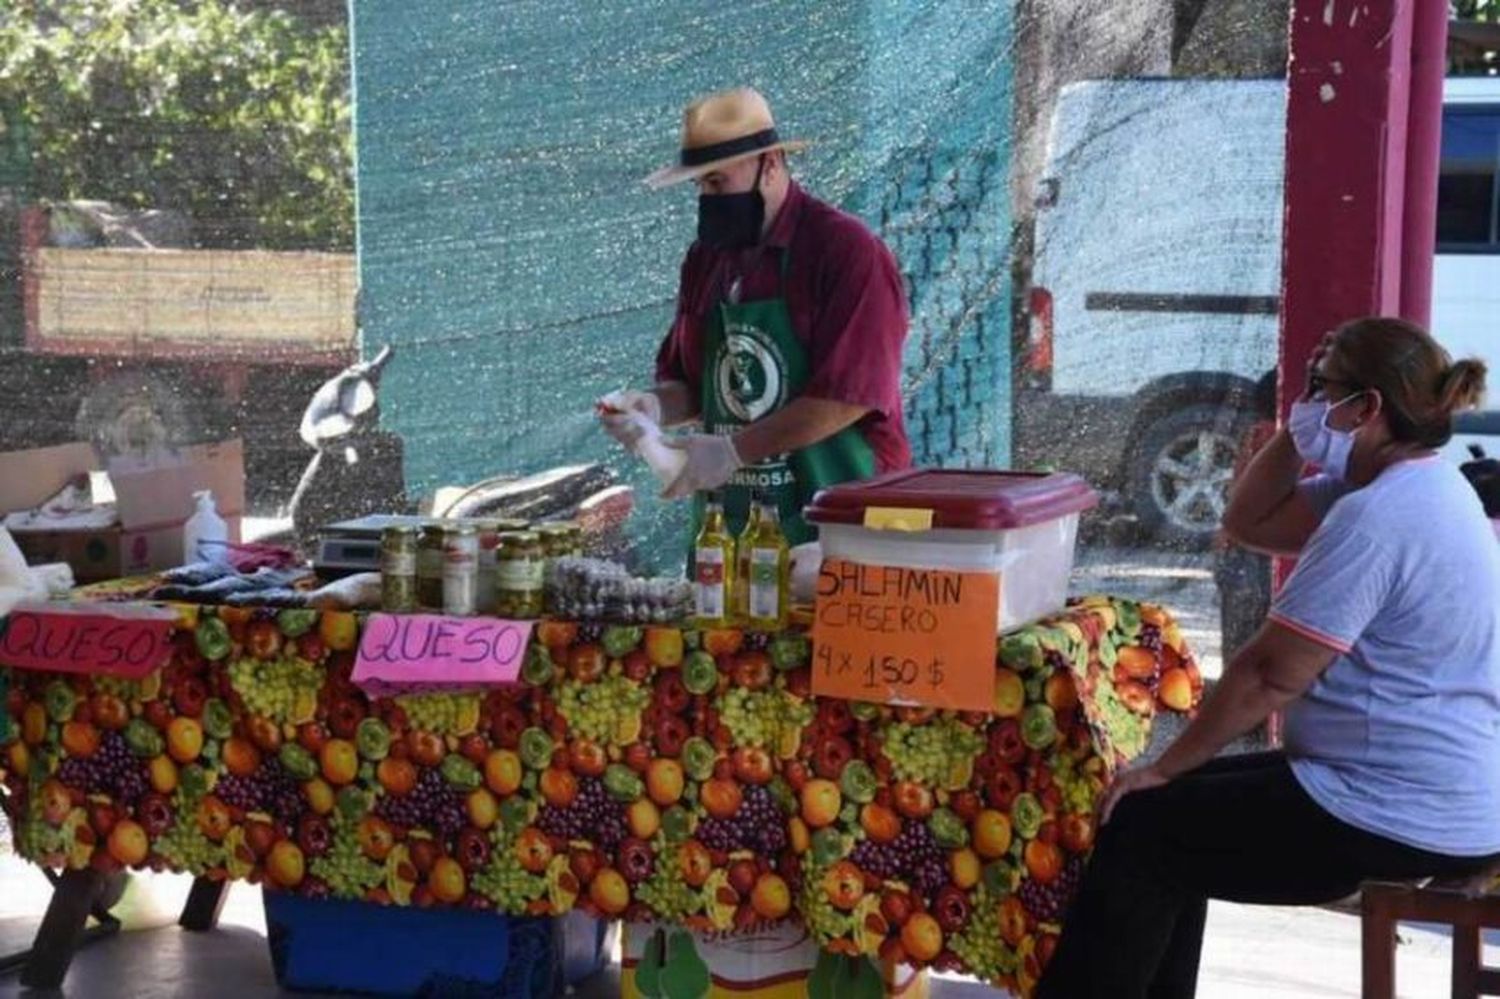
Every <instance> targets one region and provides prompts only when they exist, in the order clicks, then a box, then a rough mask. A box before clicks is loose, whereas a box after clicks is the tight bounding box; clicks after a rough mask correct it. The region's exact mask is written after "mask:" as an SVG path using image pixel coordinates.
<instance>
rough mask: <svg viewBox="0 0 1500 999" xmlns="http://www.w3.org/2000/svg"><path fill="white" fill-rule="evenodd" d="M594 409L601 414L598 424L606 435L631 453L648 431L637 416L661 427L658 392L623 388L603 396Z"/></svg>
mask: <svg viewBox="0 0 1500 999" xmlns="http://www.w3.org/2000/svg"><path fill="white" fill-rule="evenodd" d="M594 408H595V409H597V410H598V411H599V422H600V424H602V425H603V427H604V431H605V433H607V434H609V435H610V436H611V437H613V438H614V439H615V440H617V441H619V442H620V443H621V444H622V445H624V446H625V447H626V448H629V449H630V450H632V451H634V450H635V445H636V442H637V441H639V440H640V439H641V437H642V435H643V434H644V433H645V429H646V428H645V425H644V424H642V422H641V421H640V420H639V419H637V417H641V416H643V417H645V418H646V419H647V420H649V421H651V423H653V424H655V425H657V426H660V425H661V400H660V399H658V398H657V397H656V393H655V392H632V391H630V390H628V389H622V390H620V391H617V392H611V393H610V394H609V395H607V396H604V397H603V398H602V399H600V400H599V401H598V402H596V403H595V404H594Z"/></svg>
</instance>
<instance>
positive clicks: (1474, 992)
mask: <svg viewBox="0 0 1500 999" xmlns="http://www.w3.org/2000/svg"><path fill="white" fill-rule="evenodd" d="M1495 874H1496V871H1495V870H1493V869H1491V870H1488V871H1485V872H1484V873H1482V874H1480V875H1478V876H1476V877H1473V878H1469V879H1467V880H1464V881H1445V882H1437V881H1434V882H1429V883H1426V884H1415V883H1410V882H1394V883H1393V882H1385V881H1369V882H1366V883H1365V884H1363V885H1362V886H1360V900H1359V911H1360V956H1361V966H1362V969H1363V970H1362V978H1363V985H1362V992H1361V994H1362V995H1363V996H1364V999H1395V995H1396V924H1397V923H1398V922H1400V921H1401V920H1410V921H1415V922H1425V923H1444V924H1446V925H1448V926H1451V927H1452V928H1453V992H1452V995H1453V999H1477V997H1478V996H1500V969H1495V968H1486V967H1484V966H1483V965H1482V964H1481V963H1480V956H1481V954H1482V949H1481V944H1480V941H1481V932H1482V931H1483V930H1486V929H1500V894H1491V893H1490V889H1491V887H1492V886H1493V885H1494V883H1495Z"/></svg>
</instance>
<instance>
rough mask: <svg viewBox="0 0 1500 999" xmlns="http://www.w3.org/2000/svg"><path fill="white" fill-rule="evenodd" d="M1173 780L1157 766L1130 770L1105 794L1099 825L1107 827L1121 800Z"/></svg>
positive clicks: (1100, 808)
mask: <svg viewBox="0 0 1500 999" xmlns="http://www.w3.org/2000/svg"><path fill="white" fill-rule="evenodd" d="M1171 779H1172V778H1170V777H1168V776H1167V775H1166V774H1164V773H1162V772H1161V771H1160V770H1158V769H1156V767H1155V765H1147V766H1144V767H1137V768H1136V769H1134V770H1128V771H1126V772H1125V773H1123V774H1121V775H1120V776H1118V777H1116V778H1115V782H1114V783H1113V784H1111V785H1110V786H1109V790H1108V791H1106V792H1105V794H1104V803H1103V804H1102V805H1100V806H1099V824H1100V825H1101V826H1102V825H1105V824H1106V823H1108V822H1109V817H1110V816H1111V815H1112V814H1114V810H1115V806H1116V805H1118V804H1119V803H1120V799H1121V798H1123V797H1125V796H1126V795H1127V794H1131V793H1133V792H1135V791H1149V790H1151V789H1152V788H1153V787H1161V786H1162V785H1163V784H1166V783H1169V782H1170V781H1171Z"/></svg>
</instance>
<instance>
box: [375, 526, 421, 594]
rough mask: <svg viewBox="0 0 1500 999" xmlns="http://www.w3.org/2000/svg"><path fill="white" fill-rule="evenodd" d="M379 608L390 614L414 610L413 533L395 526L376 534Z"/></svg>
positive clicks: (415, 539)
mask: <svg viewBox="0 0 1500 999" xmlns="http://www.w3.org/2000/svg"><path fill="white" fill-rule="evenodd" d="M380 607H381V609H382V610H384V611H388V612H390V613H392V614H409V613H410V612H412V611H414V610H416V609H417V530H416V528H414V527H407V526H405V525H401V524H398V525H396V526H394V527H387V528H386V529H385V530H384V531H382V532H381V534H380Z"/></svg>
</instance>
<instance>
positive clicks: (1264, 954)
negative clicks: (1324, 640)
mask: <svg viewBox="0 0 1500 999" xmlns="http://www.w3.org/2000/svg"><path fill="white" fill-rule="evenodd" d="M188 884H189V881H188V879H186V878H183V877H177V876H171V875H155V876H149V875H148V876H141V877H138V878H136V879H135V880H134V881H133V882H132V885H131V888H130V890H129V891H128V892H127V894H126V897H125V899H124V901H123V902H122V903H121V905H120V906H119V907H118V909H117V910H116V911H117V912H118V913H119V914H120V915H121V916H122V918H123V919H124V921H125V924H126V927H127V931H126V932H125V933H123V934H121V935H120V936H118V937H115V938H112V939H110V940H106V941H104V942H101V943H97V944H93V945H91V946H89V947H87V948H85V949H84V950H83V951H82V952H81V953H80V955H79V957H78V958H77V960H76V961H75V962H74V965H73V970H72V972H71V973H70V975H69V978H68V982H67V985H66V987H65V989H64V990H63V991H62V992H61V993H60V994H61V995H62V996H65V997H70V999H106V997H107V999H174V997H185V999H199V997H208V996H212V997H215V999H259V997H271V996H278V995H283V994H285V993H282V992H281V991H280V990H279V989H278V988H277V987H276V984H275V980H274V979H273V977H272V974H271V964H270V958H269V956H268V954H267V952H266V946H265V937H264V934H265V921H264V917H263V914H262V912H261V907H260V895H259V892H258V890H257V889H255V888H253V887H251V886H249V885H244V884H239V885H234V886H233V887H232V889H231V891H230V895H229V900H228V902H227V903H226V905H225V910H224V917H223V921H222V925H221V928H220V929H219V930H217V931H215V932H213V933H208V934H189V933H184V932H182V931H180V930H178V929H177V928H176V926H175V925H173V924H174V922H175V920H176V917H177V914H178V912H180V910H181V906H182V902H183V899H184V898H185V897H186V893H187V888H188ZM47 893H48V888H47V883H46V881H45V879H43V877H42V876H41V874H40V873H39V872H38V871H36V870H35V869H34V868H32V867H30V866H29V865H27V864H25V863H24V862H22V861H20V860H18V859H17V858H15V857H14V856H0V954H9V953H12V952H15V951H17V950H20V949H23V948H24V947H25V946H27V944H28V943H29V940H30V937H31V934H32V933H33V932H34V931H35V926H36V923H37V921H38V919H39V918H40V913H41V912H42V911H43V909H44V908H45V906H46V900H47ZM1447 948H1448V941H1447V938H1446V936H1445V935H1444V934H1443V933H1441V932H1440V931H1437V930H1434V929H1432V928H1423V927H1403V931H1402V945H1401V947H1400V950H1399V957H1398V972H1397V974H1398V982H1399V986H1400V988H1399V995H1400V996H1402V997H1408V999H1426V997H1432V999H1439V997H1446V996H1447V995H1448V994H1449V977H1448V963H1447V962H1448V949H1447ZM1485 949H1486V956H1487V958H1488V959H1489V960H1490V961H1491V962H1492V963H1496V962H1500V936H1492V937H1491V938H1490V939H1489V940H1487V942H1486V948H1485ZM935 984H936V987H935V988H934V990H933V996H934V999H982V997H990V996H999V995H1001V993H999V992H997V991H995V990H992V989H989V988H986V987H984V986H981V985H978V984H976V983H973V982H965V981H960V980H939V981H938V982H936V983H935ZM54 994H56V993H54ZM576 994H577V995H579V996H581V997H585V999H606V997H612V996H615V995H617V994H618V986H617V979H616V978H615V977H614V975H613V974H612V973H611V972H606V973H604V974H603V975H600V976H597V977H596V978H595V979H592V980H590V981H588V982H586V983H584V985H583V986H582V987H580V988H579V989H578V990H577V991H576ZM34 995H39V993H34V992H27V991H24V990H22V989H21V988H20V985H19V983H18V982H17V980H16V977H15V976H14V975H11V976H0V999H11V997H19V996H34ZM1199 995H1200V996H1203V997H1206V999H1293V997H1325V996H1348V997H1357V996H1358V995H1359V921H1358V920H1357V919H1356V918H1354V917H1353V916H1348V915H1344V914H1341V913H1334V912H1326V911H1323V910H1318V909H1272V908H1259V907H1250V906H1237V905H1228V904H1217V903H1216V904H1215V905H1214V906H1213V907H1212V908H1211V909H1210V913H1209V922H1208V936H1207V944H1206V946H1205V948H1204V955H1203V974H1202V980H1201V982H1200V988H1199Z"/></svg>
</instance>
